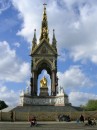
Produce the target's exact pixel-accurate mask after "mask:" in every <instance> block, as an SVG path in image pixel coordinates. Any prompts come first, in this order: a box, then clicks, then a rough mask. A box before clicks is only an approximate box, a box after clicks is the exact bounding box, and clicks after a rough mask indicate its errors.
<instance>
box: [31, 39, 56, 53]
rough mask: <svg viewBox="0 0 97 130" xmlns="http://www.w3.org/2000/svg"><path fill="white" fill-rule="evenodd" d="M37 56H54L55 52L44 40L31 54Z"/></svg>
mask: <svg viewBox="0 0 97 130" xmlns="http://www.w3.org/2000/svg"><path fill="white" fill-rule="evenodd" d="M32 54H39V55H56V54H57V52H56V50H55V49H54V48H53V47H52V46H51V44H49V43H48V42H47V41H46V40H44V41H42V43H40V44H39V45H38V46H37V47H36V48H35V49H34V50H33V52H32Z"/></svg>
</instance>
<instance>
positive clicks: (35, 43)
mask: <svg viewBox="0 0 97 130" xmlns="http://www.w3.org/2000/svg"><path fill="white" fill-rule="evenodd" d="M32 43H33V48H32V49H34V48H35V46H36V45H37V39H36V29H34V37H33V41H32Z"/></svg>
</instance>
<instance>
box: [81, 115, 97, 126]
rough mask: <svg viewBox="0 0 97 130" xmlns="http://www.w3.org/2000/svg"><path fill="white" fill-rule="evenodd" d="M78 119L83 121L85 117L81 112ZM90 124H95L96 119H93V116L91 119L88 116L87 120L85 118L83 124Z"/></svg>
mask: <svg viewBox="0 0 97 130" xmlns="http://www.w3.org/2000/svg"><path fill="white" fill-rule="evenodd" d="M79 121H80V122H83V123H84V121H85V118H84V116H83V115H82V114H81V116H80V118H79ZM92 125H96V120H95V118H94V119H93V120H92V119H91V118H90V117H88V120H87V123H86V124H85V126H92Z"/></svg>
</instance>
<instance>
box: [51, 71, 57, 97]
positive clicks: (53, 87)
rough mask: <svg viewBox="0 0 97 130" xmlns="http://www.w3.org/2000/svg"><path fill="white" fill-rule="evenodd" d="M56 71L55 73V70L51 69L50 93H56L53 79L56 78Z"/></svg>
mask: <svg viewBox="0 0 97 130" xmlns="http://www.w3.org/2000/svg"><path fill="white" fill-rule="evenodd" d="M55 77H56V73H55V71H54V70H52V78H51V80H52V81H51V84H52V85H51V93H52V95H54V96H55V95H56V83H55V80H56V78H55Z"/></svg>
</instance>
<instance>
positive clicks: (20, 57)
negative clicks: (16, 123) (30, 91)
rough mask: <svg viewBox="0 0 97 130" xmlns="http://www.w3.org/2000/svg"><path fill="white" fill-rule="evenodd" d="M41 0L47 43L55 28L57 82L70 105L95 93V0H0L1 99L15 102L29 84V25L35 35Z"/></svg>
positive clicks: (96, 31)
mask: <svg viewBox="0 0 97 130" xmlns="http://www.w3.org/2000/svg"><path fill="white" fill-rule="evenodd" d="M44 2H45V3H47V15H48V27H49V37H50V43H51V41H52V30H53V29H55V33H56V39H57V47H58V54H59V55H60V56H59V57H58V74H57V75H58V78H59V86H62V87H63V88H64V91H65V92H66V93H67V94H68V96H69V101H70V102H71V103H72V105H76V106H78V105H81V104H85V103H86V102H87V101H88V100H89V99H97V69H96V68H97V0H19V1H18V0H0V100H4V101H5V102H6V103H7V104H8V105H9V106H13V105H14V106H15V105H17V104H18V102H19V94H20V92H21V91H22V90H25V89H26V87H27V86H29V80H30V75H31V73H30V60H31V58H30V56H29V54H30V48H31V44H32V43H31V41H32V39H33V32H34V29H36V33H37V41H38V40H39V36H40V28H41V20H42V13H43V3H44ZM42 74H46V73H44V72H42Z"/></svg>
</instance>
